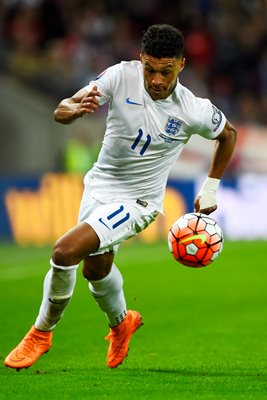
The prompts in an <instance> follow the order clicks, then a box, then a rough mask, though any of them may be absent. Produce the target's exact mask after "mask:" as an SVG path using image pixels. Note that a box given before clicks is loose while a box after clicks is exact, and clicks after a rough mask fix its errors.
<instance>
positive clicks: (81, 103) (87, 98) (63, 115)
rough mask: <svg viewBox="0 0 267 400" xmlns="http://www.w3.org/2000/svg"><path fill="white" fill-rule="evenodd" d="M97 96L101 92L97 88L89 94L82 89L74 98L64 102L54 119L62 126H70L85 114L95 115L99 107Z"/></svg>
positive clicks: (58, 108)
mask: <svg viewBox="0 0 267 400" xmlns="http://www.w3.org/2000/svg"><path fill="white" fill-rule="evenodd" d="M97 96H98V97H100V96H101V95H100V92H99V91H98V89H97V87H96V86H93V88H92V89H91V90H90V91H89V92H88V90H87V89H85V88H83V89H80V90H79V91H78V92H77V93H75V94H74V95H73V96H72V97H70V98H67V99H64V100H62V101H61V102H60V103H59V105H58V106H57V108H56V109H55V111H54V119H55V121H57V122H60V123H61V124H70V123H71V122H73V121H74V120H76V119H77V118H81V117H83V115H85V114H91V113H94V112H95V111H96V110H97V109H98V107H99V101H98V99H97Z"/></svg>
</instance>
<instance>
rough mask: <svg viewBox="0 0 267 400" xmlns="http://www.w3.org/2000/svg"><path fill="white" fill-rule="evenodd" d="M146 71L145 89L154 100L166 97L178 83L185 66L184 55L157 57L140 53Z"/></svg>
mask: <svg viewBox="0 0 267 400" xmlns="http://www.w3.org/2000/svg"><path fill="white" fill-rule="evenodd" d="M140 58H141V62H142V65H143V71H144V85H145V89H146V91H147V92H148V94H149V95H150V97H151V98H152V99H153V100H160V99H166V98H167V97H168V96H169V95H170V94H171V93H172V91H173V90H174V88H175V86H176V84H177V77H178V75H179V73H180V72H181V71H182V69H183V68H184V64H185V59H184V58H183V57H180V58H176V57H166V58H155V57H152V56H149V55H147V54H141V55H140Z"/></svg>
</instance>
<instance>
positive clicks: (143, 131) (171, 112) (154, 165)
mask: <svg viewBox="0 0 267 400" xmlns="http://www.w3.org/2000/svg"><path fill="white" fill-rule="evenodd" d="M94 85H96V86H97V88H98V90H99V92H100V93H101V98H100V99H99V103H100V105H102V104H104V103H106V102H109V112H108V117H107V126H106V132H105V135H104V139H103V143H102V148H101V151H100V153H99V156H98V160H97V161H96V163H95V164H94V166H93V168H92V169H91V170H90V171H89V172H88V173H87V175H86V176H85V184H87V183H88V184H90V188H91V193H92V195H93V197H95V198H97V199H99V200H101V201H103V202H106V203H108V202H112V201H117V200H119V201H120V200H129V199H130V200H135V199H140V200H142V201H144V202H147V203H148V205H149V206H150V207H148V209H151V208H152V209H154V210H157V211H162V203H163V198H164V194H165V187H166V183H167V179H168V174H169V171H170V169H171V167H172V165H173V164H174V163H175V161H176V160H177V158H178V157H179V155H180V153H181V151H182V149H183V147H184V145H185V143H186V142H187V141H188V140H189V138H190V137H191V135H193V134H199V135H201V136H203V137H205V138H207V139H214V138H216V136H218V135H219V134H220V133H221V131H222V130H223V128H224V126H225V122H226V118H225V116H224V115H223V113H222V112H221V111H220V110H218V109H217V108H216V107H215V106H214V105H212V104H211V102H210V101H209V100H208V99H202V98H198V97H196V96H194V95H193V93H192V92H191V91H190V90H188V89H187V88H185V87H184V86H183V85H181V84H180V83H179V82H177V86H176V88H175V90H174V91H173V92H172V94H171V95H170V96H169V97H168V98H167V99H164V100H152V98H151V97H150V96H149V94H148V93H147V91H146V90H145V88H144V77H143V67H142V64H141V62H140V61H130V62H121V63H120V64H116V65H114V66H112V67H110V68H108V69H107V70H106V71H104V72H103V73H102V74H101V75H99V76H98V77H97V78H96V79H95V80H94V81H92V82H90V84H89V85H88V86H86V89H87V90H88V91H89V90H90V89H91V88H92V86H94Z"/></svg>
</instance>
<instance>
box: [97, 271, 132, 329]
mask: <svg viewBox="0 0 267 400" xmlns="http://www.w3.org/2000/svg"><path fill="white" fill-rule="evenodd" d="M122 287H123V278H122V275H121V273H120V271H119V270H118V268H117V267H116V265H115V264H113V265H112V267H111V271H110V273H109V274H108V275H107V276H105V278H103V279H101V280H99V281H89V289H90V291H91V293H92V295H93V296H94V298H95V300H96V302H97V303H98V305H99V307H100V308H101V310H102V311H104V313H105V314H106V316H107V318H108V320H109V325H110V326H111V327H112V326H116V325H119V324H120V323H121V322H122V321H123V320H124V318H125V315H126V302H125V297H124V293H123V289H122Z"/></svg>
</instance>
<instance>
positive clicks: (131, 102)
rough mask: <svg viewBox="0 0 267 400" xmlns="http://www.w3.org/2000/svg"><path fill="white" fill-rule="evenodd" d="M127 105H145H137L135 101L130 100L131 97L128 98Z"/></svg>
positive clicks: (138, 104)
mask: <svg viewBox="0 0 267 400" xmlns="http://www.w3.org/2000/svg"><path fill="white" fill-rule="evenodd" d="M126 103H127V104H133V105H135V106H142V105H143V104H140V103H136V102H135V101H132V100H130V97H127V99H126Z"/></svg>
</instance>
